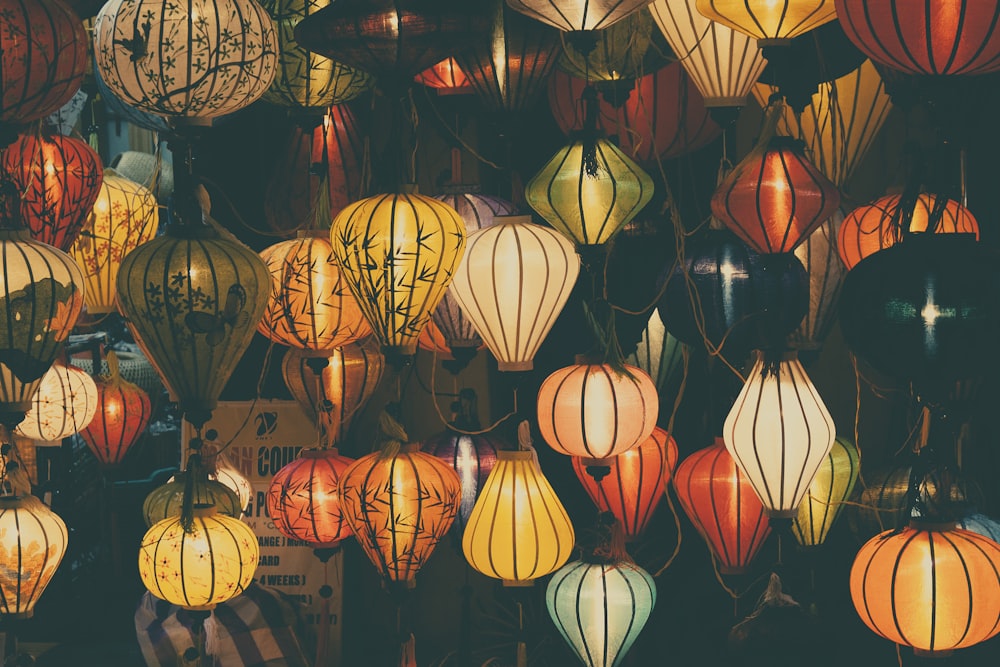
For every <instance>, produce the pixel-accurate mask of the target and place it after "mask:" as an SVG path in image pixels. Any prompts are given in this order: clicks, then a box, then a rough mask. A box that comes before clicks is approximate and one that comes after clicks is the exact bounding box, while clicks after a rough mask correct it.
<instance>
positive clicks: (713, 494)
mask: <svg viewBox="0 0 1000 667" xmlns="http://www.w3.org/2000/svg"><path fill="white" fill-rule="evenodd" d="M674 489H675V490H676V491H677V498H678V500H680V503H681V507H682V508H683V509H684V513H685V514H687V516H688V518H689V519H691V523H693V524H694V527H695V528H696V529H697V530H698V532H699V533H700V534H701V536H702V538H703V539H704V540H705V542H707V543H708V548H709V549H710V550H711V551H712V554H713V555H714V556H715V558H716V560H717V561H718V566H719V571H720V572H721V573H722V574H742V573H743V572H746V570H747V567H748V566H749V565H750V563H751V562H752V561H753V559H754V557H756V555H757V552H758V551H760V548H761V546H763V544H764V541H765V540H766V539H767V536H768V535H769V534H770V532H771V526H770V524H769V523H768V520H767V514H766V513H765V512H764V506H763V505H762V504H761V502H760V499H759V498H758V497H757V494H756V493H754V490H753V486H752V485H751V484H750V480H749V479H747V477H746V475H744V474H743V473H742V472H740V469H739V468H738V467H737V466H736V463H735V462H734V461H733V457H732V456H730V455H729V452H728V451H726V445H725V443H724V442H723V441H722V438H716V441H715V443H714V444H713V445H711V446H710V447H706V448H705V449H702V450H699V451H697V452H695V453H694V454H691V455H690V456H688V457H687V458H686V459H684V460H683V461H681V462H680V464H679V465H678V466H677V470H676V471H675V472H674Z"/></svg>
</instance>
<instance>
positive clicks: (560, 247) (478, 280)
mask: <svg viewBox="0 0 1000 667" xmlns="http://www.w3.org/2000/svg"><path fill="white" fill-rule="evenodd" d="M579 272H580V257H579V255H577V254H576V252H575V251H574V250H573V245H572V244H571V243H570V242H569V241H568V240H567V239H566V238H565V237H564V236H562V235H560V234H559V233H557V232H555V231H553V230H551V229H549V228H548V227H542V226H541V225H536V224H534V223H532V222H531V217H530V216H510V217H503V218H499V219H497V220H495V222H494V224H493V225H492V226H490V227H487V228H486V229H483V230H481V231H478V232H476V233H474V234H471V235H470V237H469V242H468V248H467V250H466V253H465V256H464V257H463V258H462V262H461V263H460V264H459V266H458V270H457V271H456V272H455V278H454V280H453V281H452V284H451V288H450V291H451V293H452V295H453V296H454V297H455V300H456V301H457V302H458V304H459V306H460V307H461V309H462V312H463V314H464V315H465V317H466V318H468V319H469V320H470V321H471V322H472V325H473V327H475V330H476V331H477V332H478V333H479V335H480V336H481V337H482V339H483V342H485V343H486V345H487V347H489V348H490V352H492V353H493V356H494V357H496V359H497V361H498V362H499V363H498V366H499V368H500V370H502V371H524V370H531V369H532V368H533V367H534V365H533V362H532V360H533V359H534V357H535V353H536V352H537V351H538V347H539V346H540V345H541V344H542V341H543V340H544V339H545V336H547V335H548V333H549V330H550V329H551V328H552V325H553V324H554V323H555V321H556V318H557V317H558V316H559V313H560V312H562V309H563V306H565V305H566V300H567V299H568V298H569V295H570V292H572V291H573V285H574V284H575V283H576V277H577V275H578V274H579Z"/></svg>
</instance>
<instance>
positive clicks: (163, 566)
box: [139, 505, 260, 610]
mask: <svg viewBox="0 0 1000 667" xmlns="http://www.w3.org/2000/svg"><path fill="white" fill-rule="evenodd" d="M259 558H260V548H259V547H258V546H257V536H256V535H254V533H253V531H252V530H251V529H250V527H249V526H247V525H246V524H245V523H243V522H242V521H240V520H239V519H234V518H232V517H230V516H226V515H225V514H220V513H219V512H218V510H216V508H215V506H214V505H198V506H196V507H195V508H194V510H193V518H192V521H191V525H190V526H188V527H185V526H184V521H183V520H182V518H181V517H180V516H172V517H169V518H167V519H164V520H162V521H159V522H157V523H155V524H153V526H152V528H150V529H149V530H148V531H146V535H145V536H144V537H143V538H142V544H141V545H140V547H139V576H140V577H141V579H142V583H143V585H145V586H146V589H147V590H149V592H150V593H152V594H153V595H155V596H156V597H158V598H160V599H161V600H166V601H167V602H170V603H171V604H175V605H178V606H180V607H184V608H185V609H191V610H209V609H214V608H215V605H217V604H219V603H220V602H226V601H227V600H230V599H232V598H234V597H236V596H237V595H239V594H240V593H242V592H243V590H244V589H245V588H246V587H247V586H249V585H250V582H251V581H253V575H254V572H255V571H256V570H257V561H258V559H259Z"/></svg>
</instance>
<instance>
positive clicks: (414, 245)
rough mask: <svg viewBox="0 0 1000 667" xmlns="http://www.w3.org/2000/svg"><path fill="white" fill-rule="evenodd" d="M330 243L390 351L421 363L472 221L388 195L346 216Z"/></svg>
mask: <svg viewBox="0 0 1000 667" xmlns="http://www.w3.org/2000/svg"><path fill="white" fill-rule="evenodd" d="M330 238H331V241H332V243H333V252H334V254H335V255H336V256H337V260H338V261H339V262H340V266H341V268H342V269H343V271H344V273H345V275H346V278H347V281H348V284H349V285H350V287H351V290H352V291H353V292H354V296H355V298H356V299H357V301H358V304H359V305H360V306H361V311H362V312H363V313H364V314H365V317H366V318H367V320H368V323H369V324H370V325H371V327H372V330H373V331H374V332H375V336H376V337H377V338H378V340H379V342H380V343H381V344H382V349H383V351H384V352H387V353H391V354H394V355H403V356H410V355H413V354H414V353H415V352H416V350H417V337H418V336H419V335H420V331H421V329H423V328H424V326H425V325H426V323H427V320H429V319H430V317H431V313H432V312H433V310H434V308H436V307H437V305H438V302H439V301H441V298H442V297H443V296H444V291H445V289H446V288H447V287H448V283H450V282H451V278H452V275H454V273H455V270H456V269H457V268H458V263H459V261H460V260H461V259H462V252H463V251H464V250H465V221H464V220H462V218H461V216H459V215H458V213H457V212H456V211H455V209H453V208H451V207H450V206H448V205H447V204H444V203H442V202H440V201H438V200H436V199H433V198H431V197H425V196H423V195H419V194H416V193H415V192H403V193H397V194H384V195H377V196H375V197H368V198H367V199H362V200H361V201H358V202H355V203H354V204H351V205H350V206H348V207H347V208H345V209H344V210H343V211H341V212H340V213H339V214H338V215H337V217H336V218H334V220H333V226H332V228H331V229H330Z"/></svg>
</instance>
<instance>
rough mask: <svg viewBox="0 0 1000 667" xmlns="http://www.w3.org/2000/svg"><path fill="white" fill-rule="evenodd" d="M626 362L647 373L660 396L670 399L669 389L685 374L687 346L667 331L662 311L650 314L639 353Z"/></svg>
mask: <svg viewBox="0 0 1000 667" xmlns="http://www.w3.org/2000/svg"><path fill="white" fill-rule="evenodd" d="M625 362H626V363H628V364H631V365H632V366H636V367H638V368H641V369H642V370H644V371H646V373H648V374H649V377H650V378H652V380H653V384H654V385H656V391H657V393H658V394H659V395H660V396H665V395H667V390H668V388H669V387H672V386H673V385H674V384H675V383H678V382H680V379H679V378H678V376H679V375H682V374H683V373H684V345H683V344H682V343H681V342H680V341H679V340H677V338H675V337H674V335H673V334H671V333H670V332H669V331H667V328H666V327H665V326H664V325H663V320H662V319H661V318H660V309H659V308H654V309H653V312H652V313H650V315H649V320H647V322H646V328H645V329H643V330H642V337H641V338H640V339H639V343H638V344H637V345H636V347H635V352H633V353H632V354H630V355H629V356H627V357H626V358H625Z"/></svg>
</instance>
